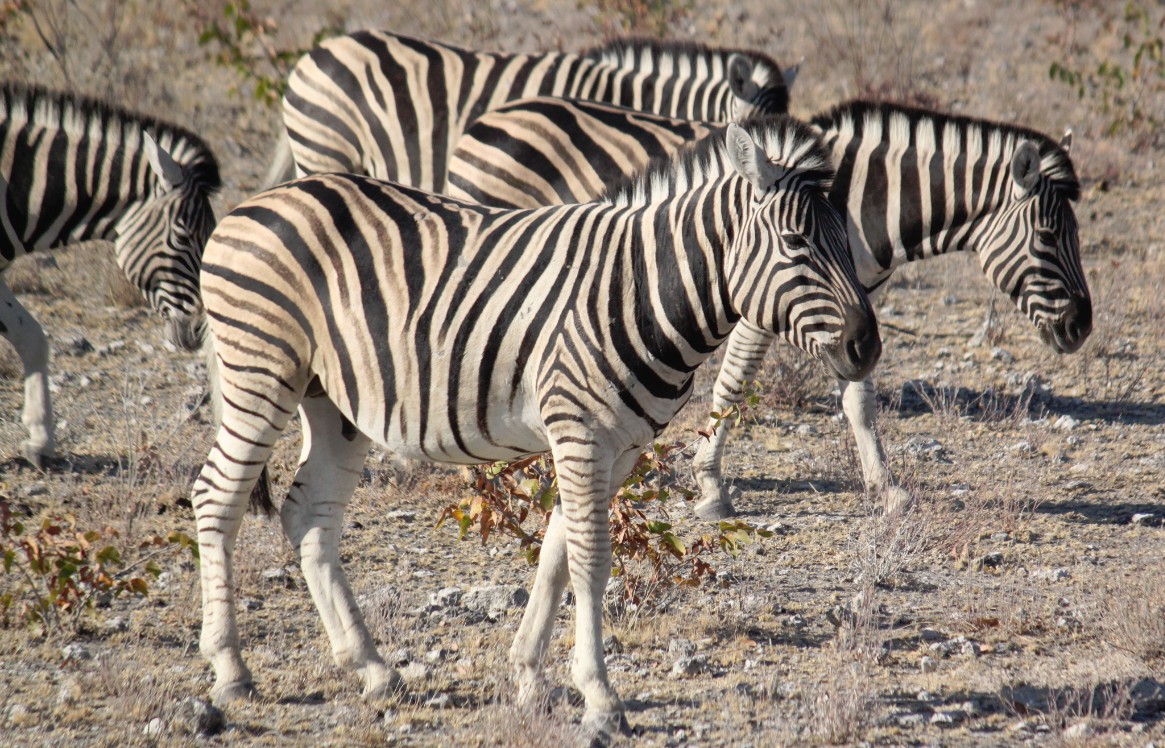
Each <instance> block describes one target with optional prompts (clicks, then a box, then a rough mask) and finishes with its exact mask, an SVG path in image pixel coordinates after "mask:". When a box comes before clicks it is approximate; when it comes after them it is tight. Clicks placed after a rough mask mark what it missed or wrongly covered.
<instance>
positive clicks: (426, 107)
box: [283, 31, 794, 192]
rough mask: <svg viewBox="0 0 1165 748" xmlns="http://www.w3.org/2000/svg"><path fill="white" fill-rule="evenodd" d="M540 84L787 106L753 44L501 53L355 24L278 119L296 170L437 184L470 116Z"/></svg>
mask: <svg viewBox="0 0 1165 748" xmlns="http://www.w3.org/2000/svg"><path fill="white" fill-rule="evenodd" d="M793 74H794V73H792V72H791V73H790V76H789V79H790V80H791V77H792V75H793ZM539 95H542V96H570V97H573V98H579V99H588V100H595V101H603V102H608V103H612V104H619V105H622V106H627V107H630V108H632V109H637V110H641V111H647V112H652V113H656V114H661V115H666V116H670V117H681V118H686V119H693V120H711V121H718V122H727V121H729V120H735V119H739V118H741V117H743V116H747V115H750V114H754V113H757V114H783V113H784V112H786V111H787V110H788V100H789V94H788V86H787V85H786V77H785V76H784V75H783V74H782V71H781V69H780V67H779V66H778V65H777V64H776V63H775V62H773V61H772V60H771V59H769V58H768V57H766V56H764V55H762V54H760V53H757V52H749V51H743V50H732V49H718V48H711V47H705V46H703V45H699V44H694V43H690V42H653V41H647V40H641V39H624V40H617V41H614V42H612V43H610V44H608V45H606V46H604V47H599V48H596V49H593V50H590V51H587V52H583V53H579V54H567V53H558V52H550V53H542V54H501V53H492V52H474V51H471V50H467V49H462V48H460V47H455V46H453V45H449V44H443V43H440V42H433V41H427V40H422V39H417V38H413V37H409V36H404V35H401V34H393V33H390V32H386V31H360V32H356V33H353V34H349V35H346V36H341V37H336V38H334V39H329V40H327V41H324V42H323V43H321V44H320V46H318V47H317V48H316V49H314V50H312V52H311V53H310V54H309V55H307V56H305V57H304V58H303V59H301V60H300V61H299V62H298V63H297V64H296V66H295V69H294V70H293V71H292V73H291V76H290V78H289V79H288V85H287V93H286V95H285V97H284V101H283V121H284V125H285V126H286V131H287V136H288V139H289V142H290V148H291V153H292V156H293V157H294V161H295V164H296V166H297V168H298V170H299V173H301V174H320V173H326V172H337V171H338V172H348V173H353V174H367V175H370V176H373V177H376V178H378V179H388V180H392V181H396V182H401V183H403V184H410V185H413V186H414V187H420V188H422V189H428V190H434V191H438V192H440V191H444V190H445V185H446V179H445V172H446V167H447V163H448V157H449V153H450V152H451V151H452V150H453V148H454V146H455V145H456V144H457V141H458V140H459V139H460V138H461V134H462V133H463V132H464V131H465V128H466V127H468V126H469V125H470V124H472V123H473V122H474V121H475V120H476V119H477V118H478V117H480V116H481V115H483V114H485V113H486V112H489V111H491V110H493V109H496V108H497V107H499V106H501V105H502V104H504V103H506V102H508V101H512V100H515V99H519V98H525V97H531V96H539Z"/></svg>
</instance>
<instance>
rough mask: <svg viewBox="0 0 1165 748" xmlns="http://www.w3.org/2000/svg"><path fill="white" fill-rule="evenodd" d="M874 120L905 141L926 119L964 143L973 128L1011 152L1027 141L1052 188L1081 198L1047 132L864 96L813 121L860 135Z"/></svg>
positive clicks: (938, 131)
mask: <svg viewBox="0 0 1165 748" xmlns="http://www.w3.org/2000/svg"><path fill="white" fill-rule="evenodd" d="M873 120H880V121H881V125H882V132H883V133H889V134H890V138H892V139H903V140H904V141H905V144H913V143H915V142H916V139H917V138H918V128H917V126H918V124H919V123H920V122H925V121H930V122H932V123H933V125H934V127H933V132H934V133H935V134H936V135H939V136H941V134H942V131H943V129H944V128H946V127H947V126H954V127H955V128H957V129H958V130H959V132H960V133H961V135H962V138H961V140H962V141H963V142H965V140H966V136H967V133H968V132H970V131H972V130H978V132H979V135H980V137H981V139H982V141H983V142H984V143H986V142H988V138H989V137H992V136H995V135H998V137H1000V138H1002V141H1003V144H1004V150H1005V152H1006V153H1011V152H1013V151H1014V148H1015V147H1016V146H1017V145H1018V144H1019V143H1020V142H1021V141H1023V140H1030V141H1031V142H1032V143H1034V144H1035V145H1036V147H1038V148H1039V152H1040V174H1041V175H1043V177H1044V178H1045V179H1048V180H1049V181H1051V183H1052V186H1053V188H1055V189H1056V190H1057V191H1058V192H1060V193H1061V194H1062V195H1063V196H1064V197H1065V198H1066V199H1068V200H1079V199H1080V180H1079V178H1078V177H1077V176H1076V170H1075V168H1074V167H1073V166H1072V159H1071V158H1070V157H1069V156H1068V153H1067V152H1066V151H1065V150H1064V149H1063V148H1061V147H1060V144H1059V143H1057V142H1056V141H1055V140H1053V139H1052V138H1049V137H1048V136H1047V135H1044V134H1043V133H1041V132H1037V131H1035V130H1031V129H1029V128H1026V127H1021V126H1019V125H1012V124H1005V123H1001V122H994V121H991V120H986V119H976V118H974V117H967V116H963V115H959V114H947V113H944V112H937V111H933V110H929V109H921V108H917V107H909V106H902V105H899V104H890V103H886V102H878V101H867V100H864V99H858V100H854V101H847V102H843V103H841V104H838V105H837V106H835V107H833V108H832V109H830V110H829V111H826V112H822V113H821V114H818V115H816V116H815V117H813V120H812V124H813V126H814V127H818V128H821V129H823V130H839V129H844V130H852V131H853V132H854V134H855V135H858V136H860V135H861V134H862V131H863V130H864V129H865V127H866V126H867V125H868V123H869V122H871V121H873Z"/></svg>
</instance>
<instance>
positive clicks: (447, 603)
mask: <svg viewBox="0 0 1165 748" xmlns="http://www.w3.org/2000/svg"><path fill="white" fill-rule="evenodd" d="M462 594H463V593H462V589H461V588H460V587H442V588H441V589H439V590H437V595H436V600H437V604H438V605H440V607H442V608H452V607H455V606H456V605H457V603H459V602H461V595H462Z"/></svg>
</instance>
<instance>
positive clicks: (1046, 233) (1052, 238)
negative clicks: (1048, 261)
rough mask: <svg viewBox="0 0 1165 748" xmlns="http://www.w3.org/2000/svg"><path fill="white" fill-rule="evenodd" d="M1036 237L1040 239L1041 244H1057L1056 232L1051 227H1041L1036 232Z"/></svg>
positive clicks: (1050, 245)
mask: <svg viewBox="0 0 1165 748" xmlns="http://www.w3.org/2000/svg"><path fill="white" fill-rule="evenodd" d="M1036 238H1037V239H1039V240H1040V244H1043V245H1044V246H1047V247H1054V246H1056V244H1057V242H1056V232H1055V231H1052V230H1051V229H1040V230H1039V231H1037V232H1036Z"/></svg>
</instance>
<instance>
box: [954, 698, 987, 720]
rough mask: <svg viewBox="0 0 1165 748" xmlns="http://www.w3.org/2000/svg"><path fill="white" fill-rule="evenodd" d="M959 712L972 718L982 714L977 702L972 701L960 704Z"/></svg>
mask: <svg viewBox="0 0 1165 748" xmlns="http://www.w3.org/2000/svg"><path fill="white" fill-rule="evenodd" d="M959 711H961V712H962V713H963V714H965V715H967V716H968V717H974V716H976V715H979V714H982V713H983V709H982V708H981V707H980V706H979V702H978V701H975V700H973V699H972V700H970V701H964V702H963V703H962V704H959Z"/></svg>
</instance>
